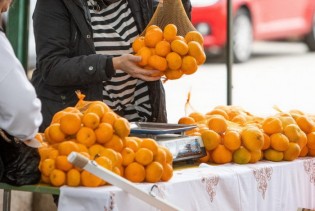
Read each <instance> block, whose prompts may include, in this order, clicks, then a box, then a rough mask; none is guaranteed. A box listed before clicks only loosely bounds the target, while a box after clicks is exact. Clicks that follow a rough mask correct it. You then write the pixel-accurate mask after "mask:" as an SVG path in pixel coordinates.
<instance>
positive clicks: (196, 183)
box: [58, 158, 315, 211]
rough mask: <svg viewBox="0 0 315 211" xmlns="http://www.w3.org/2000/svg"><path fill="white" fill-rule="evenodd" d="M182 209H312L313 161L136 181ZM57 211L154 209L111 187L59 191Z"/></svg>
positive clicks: (209, 168)
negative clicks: (168, 179) (149, 181)
mask: <svg viewBox="0 0 315 211" xmlns="http://www.w3.org/2000/svg"><path fill="white" fill-rule="evenodd" d="M138 186H139V187H140V188H141V189H143V190H145V191H147V192H150V191H151V190H152V192H153V193H154V194H156V195H158V196H159V197H161V198H163V199H165V200H166V201H168V202H169V203H172V204H174V205H175V206H177V207H180V208H181V209H182V210H185V211H190V210H191V211H199V210H200V211H203V210H223V211H229V210H231V211H255V210H257V211H260V210H261V211H266V210H268V211H273V210H274V211H280V210H281V211H282V210H285V211H290V210H292V211H296V210H298V208H308V209H315V158H299V159H297V160H295V161H290V162H284V161H283V162H271V161H260V162H258V163H255V164H247V165H239V164H232V163H229V164H225V165H208V164H201V165H199V166H195V167H190V168H182V169H176V171H174V176H173V178H172V179H171V180H170V181H168V182H159V183H155V184H152V183H141V184H139V185H138ZM58 210H59V211H72V210H76V211H80V210H82V211H85V210H128V211H133V210H135V211H142V210H145V211H149V210H157V209H156V208H154V207H152V206H150V205H148V204H147V203H145V202H144V201H142V200H139V199H137V198H136V197H134V196H132V195H130V194H127V193H126V192H125V191H123V190H121V189H119V188H118V187H114V186H105V187H99V188H85V187H79V188H71V187H66V186H64V187H61V188H60V200H59V205H58Z"/></svg>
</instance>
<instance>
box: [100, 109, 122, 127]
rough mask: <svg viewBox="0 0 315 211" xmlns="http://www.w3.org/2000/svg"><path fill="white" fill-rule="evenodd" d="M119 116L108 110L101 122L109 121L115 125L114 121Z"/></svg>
mask: <svg viewBox="0 0 315 211" xmlns="http://www.w3.org/2000/svg"><path fill="white" fill-rule="evenodd" d="M117 118H118V117H117V115H116V114H115V113H114V112H112V111H108V112H106V113H105V114H104V115H103V117H102V119H101V122H105V123H109V124H111V125H112V126H113V125H114V122H115V120H116V119H117Z"/></svg>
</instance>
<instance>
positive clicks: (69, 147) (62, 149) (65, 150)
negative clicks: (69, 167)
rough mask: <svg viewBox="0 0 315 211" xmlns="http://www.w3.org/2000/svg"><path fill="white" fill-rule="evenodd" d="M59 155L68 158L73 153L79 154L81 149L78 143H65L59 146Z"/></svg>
mask: <svg viewBox="0 0 315 211" xmlns="http://www.w3.org/2000/svg"><path fill="white" fill-rule="evenodd" d="M58 151H59V155H65V156H68V155H69V154H70V153H71V152H79V151H80V147H79V145H78V144H77V143H76V142H73V141H63V142H61V143H60V144H58Z"/></svg>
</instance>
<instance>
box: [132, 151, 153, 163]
mask: <svg viewBox="0 0 315 211" xmlns="http://www.w3.org/2000/svg"><path fill="white" fill-rule="evenodd" d="M135 160H136V161H137V162H138V163H140V164H141V165H143V166H146V165H148V164H150V163H151V162H152V161H153V152H152V151H151V150H149V149H147V148H140V149H139V150H138V151H137V152H136V155H135Z"/></svg>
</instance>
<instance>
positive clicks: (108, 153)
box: [100, 148, 119, 166]
mask: <svg viewBox="0 0 315 211" xmlns="http://www.w3.org/2000/svg"><path fill="white" fill-rule="evenodd" d="M118 154H119V153H117V152H116V151H115V150H113V149H110V148H104V149H103V150H102V151H101V152H100V156H102V157H103V156H104V157H107V158H108V159H110V160H111V161H112V165H113V166H116V165H117V164H118V159H119V158H118Z"/></svg>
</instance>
